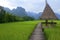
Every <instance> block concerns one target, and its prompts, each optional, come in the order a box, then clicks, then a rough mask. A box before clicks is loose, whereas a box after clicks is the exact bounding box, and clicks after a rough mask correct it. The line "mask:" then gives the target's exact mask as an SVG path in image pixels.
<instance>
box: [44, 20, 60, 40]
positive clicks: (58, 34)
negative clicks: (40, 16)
mask: <svg viewBox="0 0 60 40" xmlns="http://www.w3.org/2000/svg"><path fill="white" fill-rule="evenodd" d="M56 22H57V25H56V26H54V27H52V28H45V29H44V32H45V36H46V38H47V39H46V40H60V21H56Z"/></svg>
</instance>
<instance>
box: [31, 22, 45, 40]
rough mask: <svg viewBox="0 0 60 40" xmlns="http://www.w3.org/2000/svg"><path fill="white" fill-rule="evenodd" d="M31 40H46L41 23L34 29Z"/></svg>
mask: <svg viewBox="0 0 60 40" xmlns="http://www.w3.org/2000/svg"><path fill="white" fill-rule="evenodd" d="M30 40H45V37H44V32H43V31H42V27H41V23H39V24H38V25H37V27H36V28H35V30H34V31H33V33H32V35H31V37H30Z"/></svg>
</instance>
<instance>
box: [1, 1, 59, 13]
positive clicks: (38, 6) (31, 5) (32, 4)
mask: <svg viewBox="0 0 60 40" xmlns="http://www.w3.org/2000/svg"><path fill="white" fill-rule="evenodd" d="M47 1H48V2H49V3H50V4H52V2H53V4H52V5H51V7H52V8H53V9H54V10H55V11H56V10H57V9H59V8H60V7H58V6H59V5H56V4H59V3H60V1H59V0H54V1H57V2H56V3H55V2H54V1H53V0H47ZM54 4H55V5H56V6H57V7H55V6H54ZM0 5H1V6H4V7H8V8H10V9H13V8H16V7H17V6H19V7H23V8H25V9H26V10H27V11H34V12H40V11H43V9H44V7H45V0H0Z"/></svg>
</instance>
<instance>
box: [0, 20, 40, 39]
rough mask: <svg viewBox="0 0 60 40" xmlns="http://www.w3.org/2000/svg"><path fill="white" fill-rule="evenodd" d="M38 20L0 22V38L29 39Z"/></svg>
mask: <svg viewBox="0 0 60 40" xmlns="http://www.w3.org/2000/svg"><path fill="white" fill-rule="evenodd" d="M38 22H39V21H33V22H32V21H28V22H27V21H26V22H13V23H4V24H0V40H29V36H30V35H31V33H32V31H33V29H34V28H35V26H36V24H37V23H38Z"/></svg>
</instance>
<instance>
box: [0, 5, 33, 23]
mask: <svg viewBox="0 0 60 40" xmlns="http://www.w3.org/2000/svg"><path fill="white" fill-rule="evenodd" d="M30 20H34V18H32V17H29V16H24V17H20V16H16V15H13V14H11V13H9V12H6V11H5V10H4V8H3V7H2V6H0V23H6V22H16V21H30Z"/></svg>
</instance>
